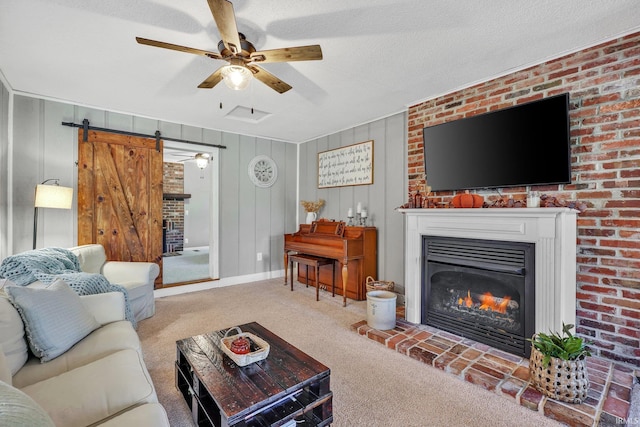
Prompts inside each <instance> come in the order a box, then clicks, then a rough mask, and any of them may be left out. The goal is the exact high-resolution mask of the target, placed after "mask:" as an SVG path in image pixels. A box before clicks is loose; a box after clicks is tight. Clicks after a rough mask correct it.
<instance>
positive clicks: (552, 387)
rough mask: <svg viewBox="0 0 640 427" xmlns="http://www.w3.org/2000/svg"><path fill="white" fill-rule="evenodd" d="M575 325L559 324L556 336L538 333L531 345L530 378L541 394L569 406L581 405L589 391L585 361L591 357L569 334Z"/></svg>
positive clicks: (579, 340)
mask: <svg viewBox="0 0 640 427" xmlns="http://www.w3.org/2000/svg"><path fill="white" fill-rule="evenodd" d="M573 327H574V325H566V324H564V323H563V324H562V335H560V334H559V333H557V332H550V333H549V334H545V333H538V334H535V335H534V336H533V338H531V339H529V340H528V341H530V342H531V358H530V359H529V376H530V379H531V383H532V384H533V385H534V386H535V387H536V388H537V389H538V390H539V391H540V392H541V393H543V394H545V395H547V396H549V397H552V398H554V399H557V400H562V401H564V402H570V403H582V401H583V400H584V399H585V398H586V397H587V391H588V390H589V378H588V376H587V367H586V362H585V359H586V357H587V356H591V353H590V352H589V349H588V348H587V343H586V342H585V341H584V340H583V339H582V338H580V337H577V336H575V335H572V334H571V329H573Z"/></svg>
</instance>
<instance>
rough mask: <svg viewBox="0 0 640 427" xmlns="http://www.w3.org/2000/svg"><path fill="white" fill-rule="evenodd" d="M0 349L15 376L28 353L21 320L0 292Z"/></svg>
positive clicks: (16, 311)
mask: <svg viewBox="0 0 640 427" xmlns="http://www.w3.org/2000/svg"><path fill="white" fill-rule="evenodd" d="M0 347H1V348H2V351H3V353H4V355H5V357H6V362H7V365H8V366H9V369H10V370H11V375H15V373H16V372H18V370H19V369H20V368H22V365H24V363H25V362H26V361H27V357H28V354H29V353H28V350H27V341H26V339H25V336H24V324H23V323H22V318H20V314H18V310H16V308H15V307H14V306H13V305H12V304H11V303H10V302H9V300H8V299H7V296H6V295H5V293H4V292H0Z"/></svg>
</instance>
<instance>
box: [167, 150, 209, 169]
mask: <svg viewBox="0 0 640 427" xmlns="http://www.w3.org/2000/svg"><path fill="white" fill-rule="evenodd" d="M172 155H173V156H176V157H185V158H184V159H180V160H177V162H179V163H183V162H188V161H189V160H195V161H196V166H198V167H199V168H200V169H204V168H206V167H207V165H208V164H209V160H210V159H211V155H210V154H208V153H196V154H195V155H191V154H172Z"/></svg>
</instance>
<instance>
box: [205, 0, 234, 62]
mask: <svg viewBox="0 0 640 427" xmlns="http://www.w3.org/2000/svg"><path fill="white" fill-rule="evenodd" d="M207 2H208V3H209V9H211V14H212V15H213V19H214V20H215V21H216V25H217V26H218V31H220V37H221V38H222V42H223V43H224V45H225V46H226V47H227V49H229V50H230V51H231V52H233V53H240V52H242V46H241V45H240V36H239V35H238V25H237V24H236V14H235V12H234V11H233V4H231V2H230V1H227V0H207Z"/></svg>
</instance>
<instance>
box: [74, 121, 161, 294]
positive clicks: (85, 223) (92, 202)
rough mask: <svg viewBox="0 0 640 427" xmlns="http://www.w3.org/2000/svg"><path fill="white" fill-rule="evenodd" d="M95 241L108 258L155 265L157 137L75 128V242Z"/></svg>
mask: <svg viewBox="0 0 640 427" xmlns="http://www.w3.org/2000/svg"><path fill="white" fill-rule="evenodd" d="M88 243H100V244H102V246H104V248H105V251H106V253H107V259H108V260H110V261H148V262H155V263H157V264H158V265H159V266H160V271H161V274H160V277H159V278H158V279H157V280H156V287H160V286H161V285H162V141H160V143H159V144H158V146H157V147H156V140H155V139H152V138H140V137H135V136H129V135H120V134H114V133H108V132H98V131H93V130H90V131H89V132H88V141H83V130H82V129H79V130H78V244H79V245H84V244H88Z"/></svg>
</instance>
